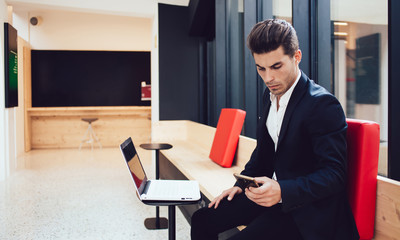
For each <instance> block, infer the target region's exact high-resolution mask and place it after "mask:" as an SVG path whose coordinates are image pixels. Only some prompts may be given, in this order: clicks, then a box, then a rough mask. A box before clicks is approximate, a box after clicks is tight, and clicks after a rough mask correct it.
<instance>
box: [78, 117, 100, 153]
mask: <svg viewBox="0 0 400 240" xmlns="http://www.w3.org/2000/svg"><path fill="white" fill-rule="evenodd" d="M97 120H98V118H82V121H84V122H87V123H89V126H88V128H87V130H86V133H85V135H84V136H83V138H82V140H81V144H80V145H79V150H81V148H82V144H84V143H90V145H91V146H92V150H93V142H96V143H97V144H99V147H100V149H101V148H102V147H101V143H100V141H99V139H98V138H97V136H96V134H95V133H94V131H93V128H92V122H94V121H97Z"/></svg>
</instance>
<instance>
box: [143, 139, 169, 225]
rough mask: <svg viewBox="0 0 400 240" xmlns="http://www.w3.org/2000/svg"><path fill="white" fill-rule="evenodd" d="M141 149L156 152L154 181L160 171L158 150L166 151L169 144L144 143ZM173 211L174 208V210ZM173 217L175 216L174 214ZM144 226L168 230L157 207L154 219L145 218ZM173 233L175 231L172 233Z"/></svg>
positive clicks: (166, 221) (164, 219)
mask: <svg viewBox="0 0 400 240" xmlns="http://www.w3.org/2000/svg"><path fill="white" fill-rule="evenodd" d="M140 147H141V148H143V149H146V150H155V151H156V179H159V177H160V169H159V161H160V160H159V153H160V150H166V149H170V148H172V145H171V144H167V143H145V144H141V145H140ZM174 210H175V208H174ZM174 216H175V214H174ZM144 226H145V227H146V228H147V229H166V228H168V219H166V218H160V209H159V206H156V217H155V218H146V219H145V220H144ZM174 232H175V231H174Z"/></svg>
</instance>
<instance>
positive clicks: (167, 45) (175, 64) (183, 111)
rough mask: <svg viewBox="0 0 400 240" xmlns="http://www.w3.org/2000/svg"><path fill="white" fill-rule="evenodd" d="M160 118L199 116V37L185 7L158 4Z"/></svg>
mask: <svg viewBox="0 0 400 240" xmlns="http://www.w3.org/2000/svg"><path fill="white" fill-rule="evenodd" d="M158 21H159V88H160V90H159V92H160V95H159V96H160V120H192V121H196V122H199V120H200V114H199V112H200V109H199V108H200V107H199V106H200V103H199V98H200V96H199V88H200V84H201V83H200V80H199V74H200V73H199V52H200V50H199V46H200V44H199V43H200V40H199V38H195V37H190V36H189V34H188V33H189V10H188V8H187V7H181V6H172V5H166V4H159V5H158Z"/></svg>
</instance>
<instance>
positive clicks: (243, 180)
mask: <svg viewBox="0 0 400 240" xmlns="http://www.w3.org/2000/svg"><path fill="white" fill-rule="evenodd" d="M233 176H234V177H235V178H236V180H237V181H238V183H239V185H240V186H241V187H242V188H248V187H259V186H260V184H259V183H257V182H256V180H255V179H254V178H253V177H248V176H245V175H241V174H238V173H234V174H233Z"/></svg>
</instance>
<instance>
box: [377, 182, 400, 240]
mask: <svg viewBox="0 0 400 240" xmlns="http://www.w3.org/2000/svg"><path fill="white" fill-rule="evenodd" d="M376 200H377V201H376V217H375V237H374V239H375V240H399V239H400V182H398V181H394V180H390V179H387V178H384V177H380V176H378V187H377V199H376Z"/></svg>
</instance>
